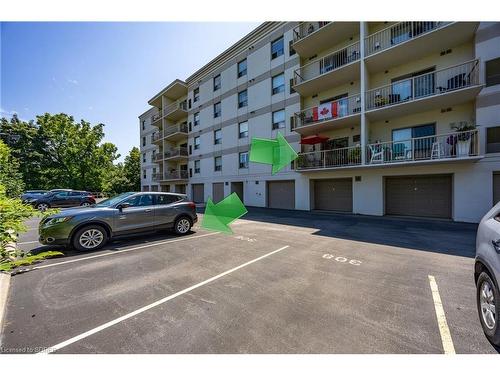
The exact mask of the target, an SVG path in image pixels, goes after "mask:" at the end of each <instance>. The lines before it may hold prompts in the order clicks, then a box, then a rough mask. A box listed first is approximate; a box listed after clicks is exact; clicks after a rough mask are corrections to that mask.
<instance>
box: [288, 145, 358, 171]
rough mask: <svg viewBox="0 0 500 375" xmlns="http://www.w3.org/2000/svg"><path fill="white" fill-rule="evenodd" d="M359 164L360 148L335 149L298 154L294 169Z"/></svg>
mask: <svg viewBox="0 0 500 375" xmlns="http://www.w3.org/2000/svg"><path fill="white" fill-rule="evenodd" d="M360 164H361V146H359V145H358V146H351V147H344V148H337V149H334V150H324V151H313V152H304V153H300V154H299V157H298V158H297V159H296V161H295V168H296V169H299V170H303V169H319V168H340V167H348V166H355V165H360Z"/></svg>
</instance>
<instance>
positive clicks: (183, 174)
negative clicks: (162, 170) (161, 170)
mask: <svg viewBox="0 0 500 375" xmlns="http://www.w3.org/2000/svg"><path fill="white" fill-rule="evenodd" d="M187 178H188V172H187V171H173V172H169V173H167V174H165V178H164V180H187Z"/></svg>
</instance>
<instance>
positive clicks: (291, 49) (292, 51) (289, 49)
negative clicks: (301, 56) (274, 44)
mask: <svg viewBox="0 0 500 375" xmlns="http://www.w3.org/2000/svg"><path fill="white" fill-rule="evenodd" d="M292 44H293V40H290V41H289V42H288V55H289V56H293V55H295V54H296V53H297V52H296V51H295V50H294V49H293V47H292Z"/></svg>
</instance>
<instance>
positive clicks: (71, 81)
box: [67, 78, 78, 86]
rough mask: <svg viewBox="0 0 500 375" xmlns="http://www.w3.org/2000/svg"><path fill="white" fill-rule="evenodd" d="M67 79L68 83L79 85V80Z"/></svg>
mask: <svg viewBox="0 0 500 375" xmlns="http://www.w3.org/2000/svg"><path fill="white" fill-rule="evenodd" d="M67 81H68V83H71V84H73V85H75V86H76V85H78V81H77V80H76V79H71V78H68V79H67Z"/></svg>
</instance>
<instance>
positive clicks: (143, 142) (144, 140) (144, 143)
mask: <svg viewBox="0 0 500 375" xmlns="http://www.w3.org/2000/svg"><path fill="white" fill-rule="evenodd" d="M142 146H143V147H144V146H146V137H142Z"/></svg>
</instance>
